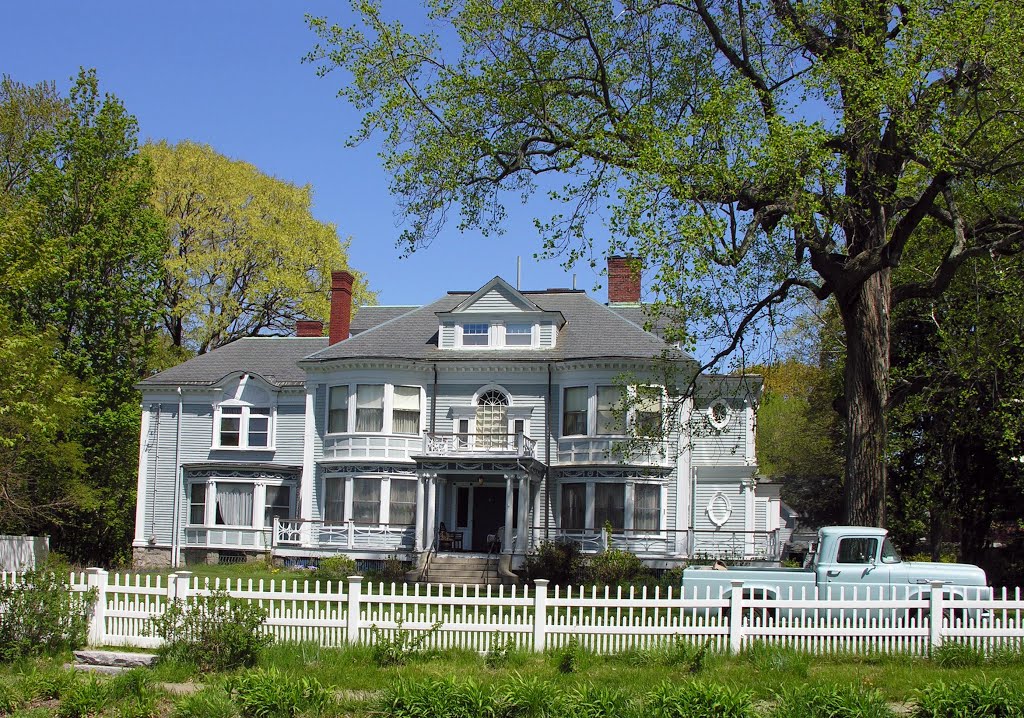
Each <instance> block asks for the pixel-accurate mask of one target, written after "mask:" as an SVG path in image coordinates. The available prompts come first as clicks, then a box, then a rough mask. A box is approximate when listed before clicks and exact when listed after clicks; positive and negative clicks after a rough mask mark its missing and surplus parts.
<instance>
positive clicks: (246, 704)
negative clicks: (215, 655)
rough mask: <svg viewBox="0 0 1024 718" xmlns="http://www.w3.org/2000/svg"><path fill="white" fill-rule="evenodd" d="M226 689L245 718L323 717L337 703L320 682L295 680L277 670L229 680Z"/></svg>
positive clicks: (245, 674) (314, 679) (254, 671)
mask: <svg viewBox="0 0 1024 718" xmlns="http://www.w3.org/2000/svg"><path fill="white" fill-rule="evenodd" d="M226 687H227V689H228V691H229V692H230V694H231V699H232V700H233V701H234V703H235V705H236V706H238V710H239V713H241V714H242V716H243V717H244V718H295V716H297V715H299V714H300V713H301V714H306V715H320V714H321V713H323V712H324V711H325V710H327V708H328V707H329V706H330V705H331V703H332V702H333V697H332V695H331V693H330V691H328V690H327V689H326V688H324V687H323V685H322V684H321V683H320V681H318V680H317V679H316V678H307V677H303V678H294V677H291V676H286V675H284V674H282V673H281V672H280V671H278V670H277V669H276V668H267V669H258V670H253V671H246V672H244V673H241V674H239V675H237V676H234V677H233V678H231V679H230V680H228V682H227V684H226Z"/></svg>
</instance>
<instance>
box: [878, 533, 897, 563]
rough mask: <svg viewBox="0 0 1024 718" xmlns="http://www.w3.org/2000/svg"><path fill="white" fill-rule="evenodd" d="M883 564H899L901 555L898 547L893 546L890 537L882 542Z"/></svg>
mask: <svg viewBox="0 0 1024 718" xmlns="http://www.w3.org/2000/svg"><path fill="white" fill-rule="evenodd" d="M881 558H882V563H899V562H900V554H899V551H897V550H896V547H895V546H893V545H892V541H890V540H889V538H888V537H886V538H885V540H884V541H882V556H881Z"/></svg>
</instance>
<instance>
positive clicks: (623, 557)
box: [586, 548, 655, 586]
mask: <svg viewBox="0 0 1024 718" xmlns="http://www.w3.org/2000/svg"><path fill="white" fill-rule="evenodd" d="M586 578H587V583H592V584H595V585H598V586H630V585H634V584H646V583H654V582H655V581H654V574H653V573H652V572H651V569H649V568H647V566H646V565H645V564H644V562H643V561H641V560H640V559H639V558H638V557H637V555H636V554H634V553H630V552H629V551H620V550H619V549H616V548H611V549H608V550H607V551H602V552H601V553H598V554H594V555H593V556H591V557H590V560H589V561H588V563H587V571H586Z"/></svg>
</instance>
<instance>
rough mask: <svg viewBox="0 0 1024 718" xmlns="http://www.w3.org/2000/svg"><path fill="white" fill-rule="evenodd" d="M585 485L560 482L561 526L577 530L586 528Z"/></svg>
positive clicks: (568, 529)
mask: <svg viewBox="0 0 1024 718" xmlns="http://www.w3.org/2000/svg"><path fill="white" fill-rule="evenodd" d="M586 521H587V485H586V484H562V528H563V529H565V530H567V531H578V530H580V529H584V528H586Z"/></svg>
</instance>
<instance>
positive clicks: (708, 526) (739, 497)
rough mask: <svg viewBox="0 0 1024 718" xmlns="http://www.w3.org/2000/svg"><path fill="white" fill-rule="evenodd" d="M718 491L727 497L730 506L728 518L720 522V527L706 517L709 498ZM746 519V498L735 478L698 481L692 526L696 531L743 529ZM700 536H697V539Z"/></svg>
mask: <svg viewBox="0 0 1024 718" xmlns="http://www.w3.org/2000/svg"><path fill="white" fill-rule="evenodd" d="M719 491H721V492H722V494H723V495H724V496H725V497H726V498H727V499H729V503H730V505H731V506H732V513H731V514H730V515H729V520H728V521H726V522H725V523H724V524H722V526H721V527H718V526H715V524H714V523H713V522H712V521H711V519H709V518H708V512H707V507H708V503H709V502H710V501H711V499H712V498H713V497H714V496H715V494H717V493H718V492H719ZM745 521H746V500H745V497H744V495H743V486H742V484H741V483H740V482H739V481H737V480H732V481H730V480H728V479H722V480H716V481H698V482H697V491H696V502H695V505H694V522H693V527H694V528H695V529H697V530H698V531H714V530H716V529H717V530H718V531H743V530H744V526H745ZM699 540H700V538H699V537H698V541H699Z"/></svg>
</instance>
